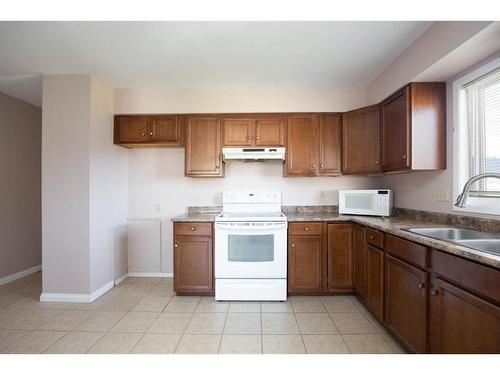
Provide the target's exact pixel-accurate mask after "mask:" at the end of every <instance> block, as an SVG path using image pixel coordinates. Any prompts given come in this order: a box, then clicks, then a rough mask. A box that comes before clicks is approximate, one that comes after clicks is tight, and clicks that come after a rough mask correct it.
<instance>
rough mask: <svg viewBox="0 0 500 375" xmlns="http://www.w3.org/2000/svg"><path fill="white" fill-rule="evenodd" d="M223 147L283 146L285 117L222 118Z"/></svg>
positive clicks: (251, 116) (249, 116)
mask: <svg viewBox="0 0 500 375" xmlns="http://www.w3.org/2000/svg"><path fill="white" fill-rule="evenodd" d="M222 128H223V129H222V132H223V142H222V144H223V146H224V147H250V146H260V147H273V146H276V147H277V146H284V145H285V117H284V116H280V115H275V116H273V115H269V116H265V115H248V116H243V115H241V116H224V117H223V118H222Z"/></svg>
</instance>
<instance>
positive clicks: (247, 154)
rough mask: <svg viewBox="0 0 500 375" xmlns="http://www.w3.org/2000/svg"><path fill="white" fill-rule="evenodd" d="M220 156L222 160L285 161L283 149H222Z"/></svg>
mask: <svg viewBox="0 0 500 375" xmlns="http://www.w3.org/2000/svg"><path fill="white" fill-rule="evenodd" d="M222 154H223V155H224V160H244V161H260V160H281V161H283V160H285V148H284V147H262V148H258V147H253V148H251V147H248V148H244V147H243V148H239V147H224V148H223V149H222Z"/></svg>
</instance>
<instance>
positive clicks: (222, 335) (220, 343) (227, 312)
mask: <svg viewBox="0 0 500 375" xmlns="http://www.w3.org/2000/svg"><path fill="white" fill-rule="evenodd" d="M227 310H228V311H226V318H225V319H224V325H223V326H222V333H221V337H220V342H219V349H218V350H217V354H221V352H220V349H221V347H222V340H223V339H224V331H225V330H226V323H227V316H228V315H229V305H228V307H227Z"/></svg>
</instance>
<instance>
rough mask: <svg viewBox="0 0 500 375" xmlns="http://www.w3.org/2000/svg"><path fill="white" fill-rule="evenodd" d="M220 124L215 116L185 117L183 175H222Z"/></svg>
mask: <svg viewBox="0 0 500 375" xmlns="http://www.w3.org/2000/svg"><path fill="white" fill-rule="evenodd" d="M221 151H222V150H221V126H220V122H219V118H218V117H217V116H188V117H187V118H186V148H185V163H186V165H185V175H186V176H189V177H222V176H224V167H223V164H222V162H221V161H222V154H221Z"/></svg>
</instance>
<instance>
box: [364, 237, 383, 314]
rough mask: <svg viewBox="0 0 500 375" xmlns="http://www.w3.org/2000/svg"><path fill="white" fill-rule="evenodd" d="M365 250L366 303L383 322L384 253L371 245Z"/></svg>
mask: <svg viewBox="0 0 500 375" xmlns="http://www.w3.org/2000/svg"><path fill="white" fill-rule="evenodd" d="M365 249H366V251H365V295H366V298H365V302H366V305H367V307H368V309H369V310H370V311H371V312H372V313H373V315H375V317H377V318H378V319H379V320H381V321H382V320H383V317H384V253H383V251H381V250H379V249H377V248H375V247H373V246H370V245H366V247H365Z"/></svg>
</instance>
